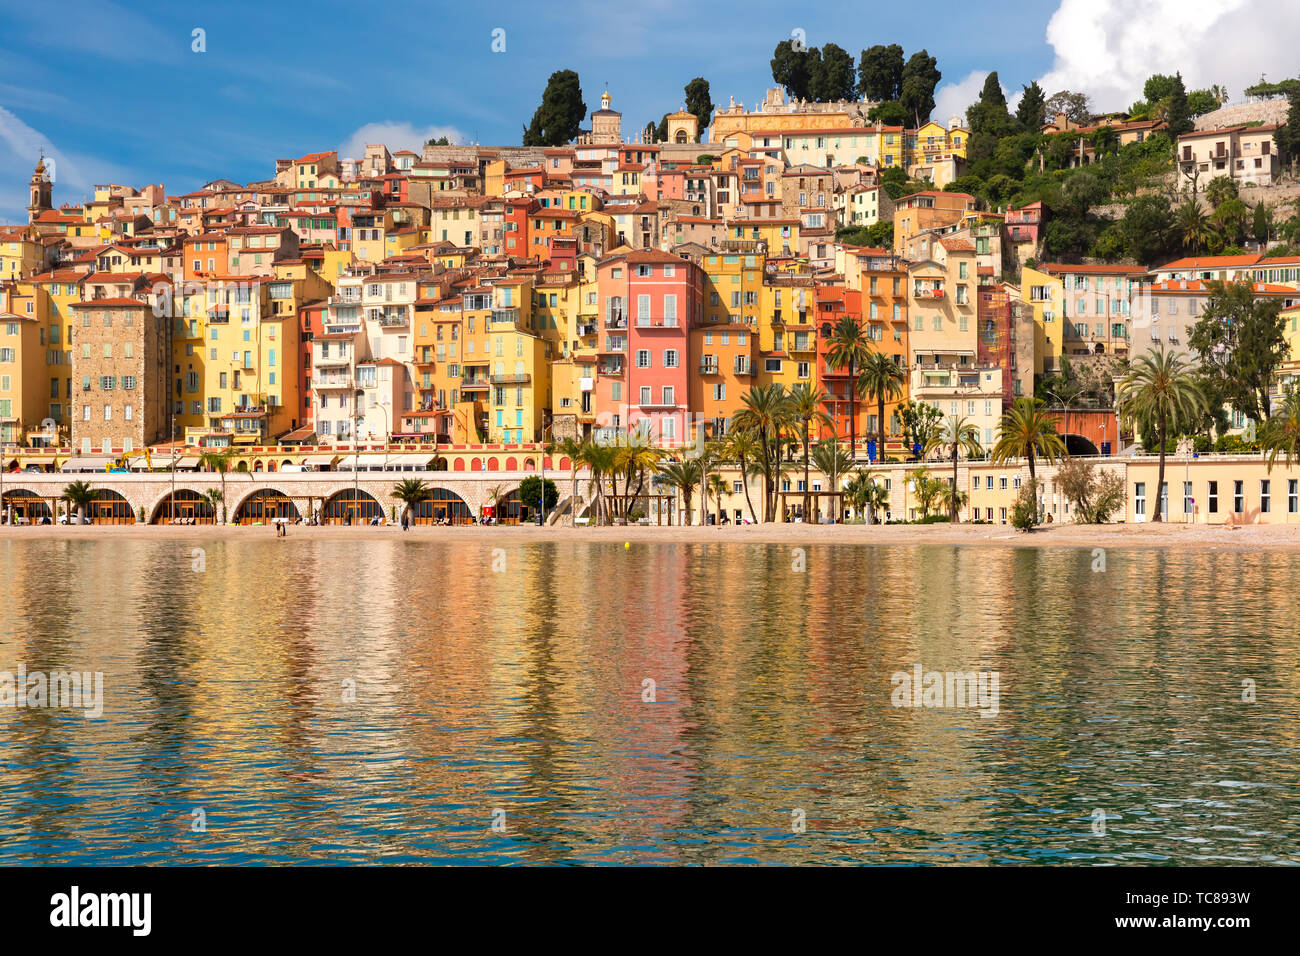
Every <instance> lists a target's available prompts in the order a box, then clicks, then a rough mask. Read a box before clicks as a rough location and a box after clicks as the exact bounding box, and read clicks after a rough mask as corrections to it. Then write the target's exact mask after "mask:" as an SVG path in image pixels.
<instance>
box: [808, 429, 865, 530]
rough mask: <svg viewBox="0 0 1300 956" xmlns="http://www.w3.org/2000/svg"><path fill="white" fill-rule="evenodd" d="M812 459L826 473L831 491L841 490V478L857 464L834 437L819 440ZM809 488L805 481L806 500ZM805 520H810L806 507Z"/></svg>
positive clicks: (818, 468) (819, 469)
mask: <svg viewBox="0 0 1300 956" xmlns="http://www.w3.org/2000/svg"><path fill="white" fill-rule="evenodd" d="M812 459H813V463H814V464H815V465H816V466H817V470H818V471H820V472H821V473H822V474H823V475H825V476H826V480H827V481H829V482H830V485H831V487H830V490H831V491H839V490H840V479H841V478H842V477H843V476H844V475H846V474H848V473H849V472H851V471H852V470H853V469H854V467H855V466H856V464H857V463H856V462H855V461H854V460H853V456H852V455H850V454H849V453H848V452H846V451H845V450H844V449H843V448H841V447H840V443H839V442H837V441H835V440H834V439H830V440H829V441H819V442H818V443H817V447H815V448H814V449H813V452H812ZM804 480H805V482H806V481H807V477H806V473H805V479H804ZM807 488H808V485H807V484H806V483H805V484H804V491H805V493H804V500H807ZM837 517H838V516H837ZM803 520H804V521H807V520H808V511H807V509H806V508H805V510H804V517H803Z"/></svg>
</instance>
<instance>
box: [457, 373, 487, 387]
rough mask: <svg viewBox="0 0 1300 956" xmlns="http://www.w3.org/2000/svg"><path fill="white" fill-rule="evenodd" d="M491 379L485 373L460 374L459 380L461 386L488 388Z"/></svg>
mask: <svg viewBox="0 0 1300 956" xmlns="http://www.w3.org/2000/svg"><path fill="white" fill-rule="evenodd" d="M491 384H492V383H491V381H490V380H489V378H488V376H486V375H482V376H480V375H474V376H462V377H461V380H460V387H461V388H463V389H464V388H488V387H489V386H490V385H491Z"/></svg>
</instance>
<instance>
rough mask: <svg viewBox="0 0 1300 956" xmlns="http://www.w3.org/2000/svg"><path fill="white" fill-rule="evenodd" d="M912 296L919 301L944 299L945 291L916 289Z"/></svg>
mask: <svg viewBox="0 0 1300 956" xmlns="http://www.w3.org/2000/svg"><path fill="white" fill-rule="evenodd" d="M912 294H913V295H914V296H915V297H916V298H918V299H942V298H943V289H914V290H913V292H912Z"/></svg>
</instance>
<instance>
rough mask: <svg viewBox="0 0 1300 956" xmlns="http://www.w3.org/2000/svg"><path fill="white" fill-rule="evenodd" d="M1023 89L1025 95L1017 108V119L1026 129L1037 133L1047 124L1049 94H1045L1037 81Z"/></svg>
mask: <svg viewBox="0 0 1300 956" xmlns="http://www.w3.org/2000/svg"><path fill="white" fill-rule="evenodd" d="M1023 89H1024V95H1023V96H1021V97H1020V104H1019V105H1018V106H1017V107H1016V119H1017V120H1019V121H1020V125H1021V126H1023V127H1024V128H1025V129H1027V130H1032V131H1034V132H1037V131H1038V130H1040V129H1042V127H1043V124H1044V123H1045V122H1047V94H1045V93H1044V92H1043V88H1042V87H1041V86H1039V85H1038V81H1037V80H1034V82H1032V83H1030V84H1029V85H1028V86H1026V87H1023Z"/></svg>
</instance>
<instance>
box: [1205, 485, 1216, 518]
mask: <svg viewBox="0 0 1300 956" xmlns="http://www.w3.org/2000/svg"><path fill="white" fill-rule="evenodd" d="M1205 510H1206V512H1208V513H1209V514H1212V515H1215V514H1218V513H1219V483H1218V482H1217V481H1212V482H1210V486H1209V493H1208V494H1207V495H1206V496H1205Z"/></svg>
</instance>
